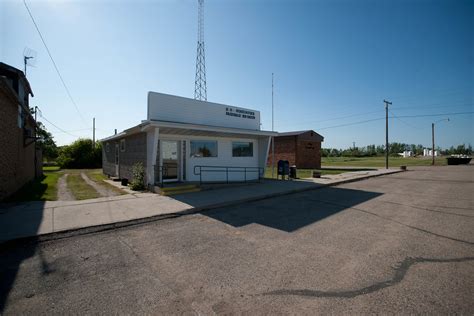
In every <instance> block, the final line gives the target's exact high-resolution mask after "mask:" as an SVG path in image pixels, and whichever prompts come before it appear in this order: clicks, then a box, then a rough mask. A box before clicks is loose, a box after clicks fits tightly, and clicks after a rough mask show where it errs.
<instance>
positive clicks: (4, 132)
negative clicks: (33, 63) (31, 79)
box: [0, 62, 42, 200]
mask: <svg viewBox="0 0 474 316" xmlns="http://www.w3.org/2000/svg"><path fill="white" fill-rule="evenodd" d="M30 95H31V96H33V92H32V91H31V88H30V84H29V83H28V80H26V77H25V75H24V74H23V72H22V71H21V70H19V69H16V68H14V67H11V66H9V65H6V64H4V63H1V62H0V200H2V199H3V198H5V197H8V196H9V195H11V194H13V193H15V191H17V190H18V189H19V188H21V187H22V186H23V185H24V184H25V183H27V182H28V181H31V180H33V179H34V178H35V174H36V175H38V176H39V175H41V167H42V163H41V151H40V150H38V151H37V152H36V154H35V138H34V134H35V126H36V125H35V121H34V119H33V117H32V115H31V113H30V109H29V96H30ZM35 158H36V162H35ZM35 166H36V170H35Z"/></svg>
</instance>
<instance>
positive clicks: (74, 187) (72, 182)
mask: <svg viewBox="0 0 474 316" xmlns="http://www.w3.org/2000/svg"><path fill="white" fill-rule="evenodd" d="M67 187H68V189H69V190H70V191H71V193H72V195H74V197H75V198H76V200H87V199H94V198H98V197H100V195H99V193H98V192H97V191H96V190H95V189H94V188H93V187H91V186H90V185H88V184H87V183H86V182H85V181H84V179H82V177H81V174H80V172H74V173H69V174H68V176H67Z"/></svg>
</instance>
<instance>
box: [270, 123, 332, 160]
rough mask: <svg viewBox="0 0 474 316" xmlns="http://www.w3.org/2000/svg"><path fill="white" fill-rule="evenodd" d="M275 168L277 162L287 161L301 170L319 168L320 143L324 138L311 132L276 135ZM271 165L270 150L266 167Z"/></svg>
mask: <svg viewBox="0 0 474 316" xmlns="http://www.w3.org/2000/svg"><path fill="white" fill-rule="evenodd" d="M274 139H275V166H276V164H277V162H278V160H288V161H289V162H290V166H291V165H296V167H297V168H302V169H320V168H321V142H323V141H324V137H323V136H321V135H319V134H318V133H316V132H315V131H312V130H306V131H296V132H286V133H278V136H276V137H275V138H274ZM271 163H272V149H271V147H270V150H269V155H268V165H270V164H271Z"/></svg>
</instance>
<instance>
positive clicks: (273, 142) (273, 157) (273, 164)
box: [272, 72, 275, 179]
mask: <svg viewBox="0 0 474 316" xmlns="http://www.w3.org/2000/svg"><path fill="white" fill-rule="evenodd" d="M274 131H275V129H274V116H273V72H272V132H274ZM274 174H275V136H272V179H273V178H274Z"/></svg>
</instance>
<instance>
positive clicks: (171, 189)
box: [161, 184, 198, 192]
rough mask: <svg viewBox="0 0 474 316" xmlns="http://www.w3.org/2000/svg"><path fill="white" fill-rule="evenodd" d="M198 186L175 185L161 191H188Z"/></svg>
mask: <svg viewBox="0 0 474 316" xmlns="http://www.w3.org/2000/svg"><path fill="white" fill-rule="evenodd" d="M197 187H198V186H197V185H195V184H183V185H176V186H172V187H163V188H161V191H163V192H173V191H181V190H189V189H195V188H197Z"/></svg>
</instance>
